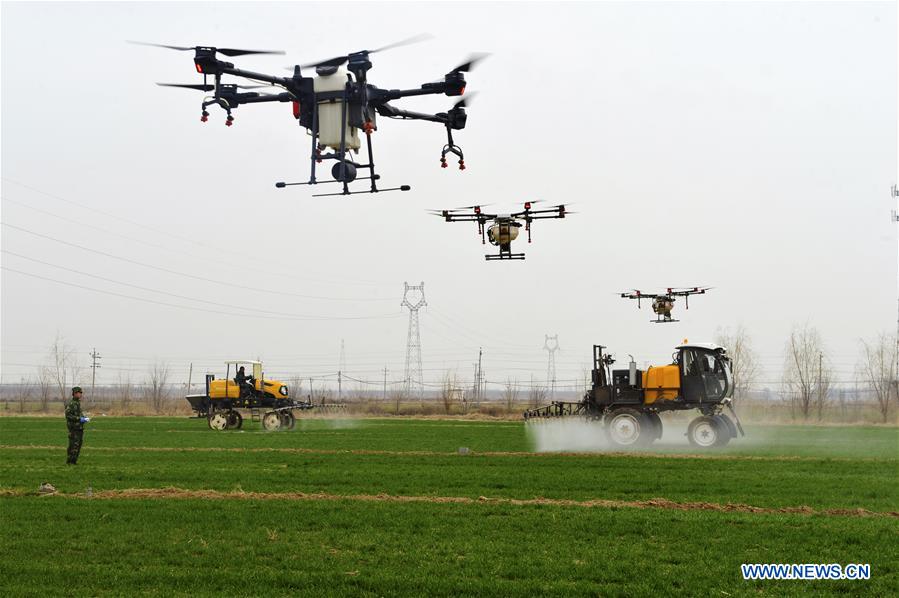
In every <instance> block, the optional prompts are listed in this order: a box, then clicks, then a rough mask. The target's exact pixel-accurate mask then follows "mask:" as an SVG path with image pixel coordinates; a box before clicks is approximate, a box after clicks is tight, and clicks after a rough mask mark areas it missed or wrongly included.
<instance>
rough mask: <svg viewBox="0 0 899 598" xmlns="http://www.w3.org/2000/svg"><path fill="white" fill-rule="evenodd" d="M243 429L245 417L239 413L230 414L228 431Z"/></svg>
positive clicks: (232, 412) (230, 412) (231, 412)
mask: <svg viewBox="0 0 899 598" xmlns="http://www.w3.org/2000/svg"><path fill="white" fill-rule="evenodd" d="M242 427H243V416H242V415H241V414H240V412H239V411H229V412H228V429H229V430H230V429H232V428H233V429H235V430H240V429H241V428H242Z"/></svg>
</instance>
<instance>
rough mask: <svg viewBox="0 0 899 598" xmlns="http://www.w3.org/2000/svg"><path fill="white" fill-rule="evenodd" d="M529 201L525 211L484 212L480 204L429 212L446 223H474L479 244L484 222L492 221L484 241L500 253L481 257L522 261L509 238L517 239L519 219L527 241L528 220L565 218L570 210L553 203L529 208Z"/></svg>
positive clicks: (482, 237)
mask: <svg viewBox="0 0 899 598" xmlns="http://www.w3.org/2000/svg"><path fill="white" fill-rule="evenodd" d="M531 203H532V202H530V201H528V202H525V204H524V210H523V211H521V212H515V213H514V214H486V213H484V212H482V211H481V206H468V207H465V208H454V209H452V210H439V211H438V210H432V211H431V213H432V214H436V215H437V216H442V217H443V218H444V219H445V220H446V221H447V222H477V223H478V234H479V235H481V243H485V235H484V229H485V225H486V224H487V221H488V220H493V224H491V225H490V226H489V227H487V228H486V230H487V234H486V240H488V241H490V244H491V245H494V246H497V247H499V253H498V254H487V255H485V256H484V257H485V258H486V259H487V261H491V260H523V259H524V254H523V253H512V241H514V240H515V239H517V238H518V232H519V229H520V228H521V222H519V220H524V229H525V230H526V231H527V233H528V243H530V242H531V222H533V221H534V220H539V219H541V218H564V217H565V214H570V213H571V212H566V211H565V206H564V205H558V206H553V207H552V208H547V209H545V210H532V209H531ZM466 210H472V212H471V213H464V212H465V211H466Z"/></svg>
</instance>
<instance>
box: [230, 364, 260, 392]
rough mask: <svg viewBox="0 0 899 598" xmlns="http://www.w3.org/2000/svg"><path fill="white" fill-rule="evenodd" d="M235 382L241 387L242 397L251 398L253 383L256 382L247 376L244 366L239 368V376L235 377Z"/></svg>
mask: <svg viewBox="0 0 899 598" xmlns="http://www.w3.org/2000/svg"><path fill="white" fill-rule="evenodd" d="M234 381H235V382H237V385H238V386H240V396H242V397H249V396H252V395H253V382H255V381H254V380H253V378H252V376H247V375H246V373H245V372H244V369H243V366H240V368H238V370H237V375H235V376H234Z"/></svg>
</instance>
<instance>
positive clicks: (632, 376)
mask: <svg viewBox="0 0 899 598" xmlns="http://www.w3.org/2000/svg"><path fill="white" fill-rule="evenodd" d="M627 356H628V357H630V358H631V362H630V363H629V364H628V371H627V383H628V384H630V385H631V386H636V385H637V362H636V361H634V356H633V355H631V354H630V353H628V354H627Z"/></svg>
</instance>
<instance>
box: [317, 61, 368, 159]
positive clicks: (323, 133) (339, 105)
mask: <svg viewBox="0 0 899 598" xmlns="http://www.w3.org/2000/svg"><path fill="white" fill-rule="evenodd" d="M352 80H353V76H352V75H351V74H350V73H349V72H348V71H347V70H346V69H345V68H343V67H335V66H330V65H329V66H320V67H318V68H317V69H316V76H315V78H314V79H313V89H314V91H315V95H316V96H317V97H316V103H317V104H318V142H319V145H321V146H323V147H330V148H333V149H335V150H339V149H340V140H341V137H343V136H345V139H346V148H347V149H351V150H354V151H359V147H360V146H361V144H360V141H359V129H357V128H356V127H353V126H350V124H349V111H350V107H349V105H348V104H347V103H346V102H344V101H343V99H342V98H340V97H334V96H339V94H340V93H342V92H343V91H344V90H345V89H346V84H347V82H348V81H352ZM321 95H324V96H325V99H318V96H321Z"/></svg>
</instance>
